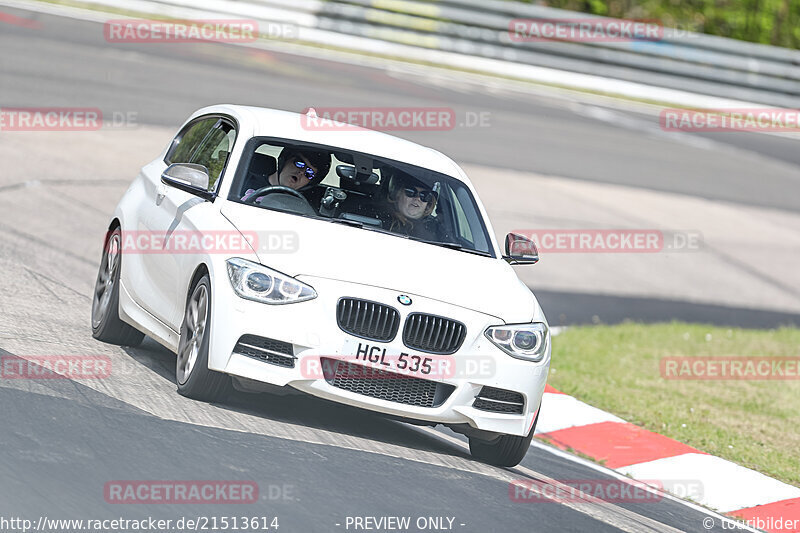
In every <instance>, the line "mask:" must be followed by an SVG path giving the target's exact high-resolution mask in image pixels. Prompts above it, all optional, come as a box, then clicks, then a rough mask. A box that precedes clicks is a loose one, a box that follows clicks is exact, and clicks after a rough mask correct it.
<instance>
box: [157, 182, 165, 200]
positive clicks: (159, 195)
mask: <svg viewBox="0 0 800 533" xmlns="http://www.w3.org/2000/svg"><path fill="white" fill-rule="evenodd" d="M166 195H167V185H166V184H164V183H159V184H158V187H156V205H161V202H163V201H164V197H165V196H166Z"/></svg>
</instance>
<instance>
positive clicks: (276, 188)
mask: <svg viewBox="0 0 800 533" xmlns="http://www.w3.org/2000/svg"><path fill="white" fill-rule="evenodd" d="M268 194H289V195H292V196H296V197H297V198H300V199H301V200H305V201H306V203H307V202H308V200H306V197H305V196H303V195H302V194H300V193H299V192H297V191H296V190H294V189H292V188H291V187H285V186H283V185H267V186H266V187H261V188H260V189H258V190H257V191H255V192H254V193H252V194H251V195H250V196H248V197H247V200H245V201H246V202H247V203H251V204H254V203H256V200H258V199H259V198H261V197H262V196H266V195H268Z"/></svg>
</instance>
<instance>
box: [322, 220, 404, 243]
mask: <svg viewBox="0 0 800 533" xmlns="http://www.w3.org/2000/svg"><path fill="white" fill-rule="evenodd" d="M323 220H327V221H328V222H335V223H338V224H344V225H346V226H353V227H354V228H361V229H365V230H369V231H374V232H376V233H385V234H386V235H394V236H396V237H402V238H404V239H408V236H406V235H399V234H397V233H395V232H393V231H388V230H385V229H383V228H379V227H378V226H373V225H372V224H365V223H363V222H359V221H358V220H349V219H346V218H324V217H323Z"/></svg>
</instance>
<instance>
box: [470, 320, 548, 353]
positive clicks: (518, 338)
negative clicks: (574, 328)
mask: <svg viewBox="0 0 800 533" xmlns="http://www.w3.org/2000/svg"><path fill="white" fill-rule="evenodd" d="M484 334H485V335H486V337H487V338H488V339H489V340H490V341H492V343H494V344H495V346H497V347H498V348H500V349H501V350H503V351H504V352H506V353H507V354H508V355H510V356H512V357H516V358H517V359H525V360H528V361H541V360H542V357H544V354H545V352H546V351H547V343H548V342H549V341H550V339H549V337H550V334H549V331H548V329H547V324H544V323H543V322H533V323H531V324H509V325H507V326H492V327H490V328H487V329H486V332H485V333H484Z"/></svg>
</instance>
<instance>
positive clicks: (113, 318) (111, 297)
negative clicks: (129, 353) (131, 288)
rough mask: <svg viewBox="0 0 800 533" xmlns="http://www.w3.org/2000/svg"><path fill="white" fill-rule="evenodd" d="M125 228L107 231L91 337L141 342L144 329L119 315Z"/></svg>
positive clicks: (132, 343) (131, 343)
mask: <svg viewBox="0 0 800 533" xmlns="http://www.w3.org/2000/svg"><path fill="white" fill-rule="evenodd" d="M121 243H122V231H121V230H120V229H119V228H118V227H117V228H114V229H113V230H112V231H111V232H109V233H108V236H107V237H106V241H105V245H104V246H103V258H102V259H101V260H100V270H99V271H98V273H97V281H96V282H95V284H94V296H93V297H92V337H94V338H95V339H97V340H99V341H103V342H107V343H109V344H119V345H122V346H139V344H141V342H142V339H144V333H142V332H140V331H138V330H136V329H134V328H133V327H131V326H129V325H128V324H126V323H125V322H123V321H122V319H121V318H120V317H119V279H120V270H121V268H122V244H121Z"/></svg>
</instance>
